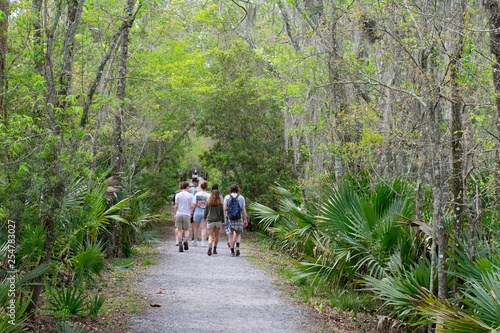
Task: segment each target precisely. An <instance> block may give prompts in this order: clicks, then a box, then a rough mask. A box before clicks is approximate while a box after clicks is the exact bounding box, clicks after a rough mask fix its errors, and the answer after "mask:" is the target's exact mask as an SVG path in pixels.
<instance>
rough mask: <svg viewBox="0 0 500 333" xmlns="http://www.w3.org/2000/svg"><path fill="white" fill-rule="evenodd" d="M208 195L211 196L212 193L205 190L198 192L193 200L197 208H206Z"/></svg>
mask: <svg viewBox="0 0 500 333" xmlns="http://www.w3.org/2000/svg"><path fill="white" fill-rule="evenodd" d="M208 197H210V193H207V192H205V191H200V192H197V193H196V195H195V196H194V197H193V199H192V200H191V203H194V204H195V205H196V208H201V209H205V205H206V204H207V201H208Z"/></svg>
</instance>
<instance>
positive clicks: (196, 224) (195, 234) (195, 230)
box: [193, 222, 200, 245]
mask: <svg viewBox="0 0 500 333" xmlns="http://www.w3.org/2000/svg"><path fill="white" fill-rule="evenodd" d="M199 228H200V222H193V237H194V241H193V245H194V244H196V243H197V242H198V229H199Z"/></svg>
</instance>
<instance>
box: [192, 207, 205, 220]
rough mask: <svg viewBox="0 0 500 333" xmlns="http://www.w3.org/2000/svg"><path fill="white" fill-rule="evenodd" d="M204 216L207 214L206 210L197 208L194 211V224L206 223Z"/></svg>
mask: <svg viewBox="0 0 500 333" xmlns="http://www.w3.org/2000/svg"><path fill="white" fill-rule="evenodd" d="M204 214H205V209H202V208H198V207H196V208H195V209H194V214H193V222H205V219H204V218H203V217H204V216H203V215H204Z"/></svg>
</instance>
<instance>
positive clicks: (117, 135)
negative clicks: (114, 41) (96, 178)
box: [111, 0, 134, 175]
mask: <svg viewBox="0 0 500 333" xmlns="http://www.w3.org/2000/svg"><path fill="white" fill-rule="evenodd" d="M125 6H126V13H127V15H128V16H129V17H131V16H132V15H133V9H134V1H133V0H126V5H125ZM129 34H130V27H129V26H127V27H125V28H124V29H123V31H122V36H121V44H120V60H119V61H118V81H117V86H116V98H117V99H118V101H119V103H118V110H116V112H115V121H114V132H113V150H114V156H113V160H112V163H113V168H112V170H111V175H116V174H117V173H118V172H120V171H121V167H122V159H123V145H122V122H123V108H124V105H125V88H126V83H127V61H128V45H129Z"/></svg>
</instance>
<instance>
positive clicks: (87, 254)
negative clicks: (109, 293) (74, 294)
mask: <svg viewBox="0 0 500 333" xmlns="http://www.w3.org/2000/svg"><path fill="white" fill-rule="evenodd" d="M104 257H105V253H104V246H103V245H102V244H101V243H96V244H92V243H91V242H90V241H87V242H86V243H85V244H82V245H80V246H78V253H75V255H74V256H73V257H72V258H71V259H70V260H69V264H70V265H71V268H72V269H73V275H72V280H73V281H74V282H75V283H76V285H81V284H82V282H83V281H84V280H85V279H88V280H90V281H94V276H96V275H97V276H99V275H100V273H101V272H102V271H103V270H104V269H105V268H106V263H105V261H104Z"/></svg>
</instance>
